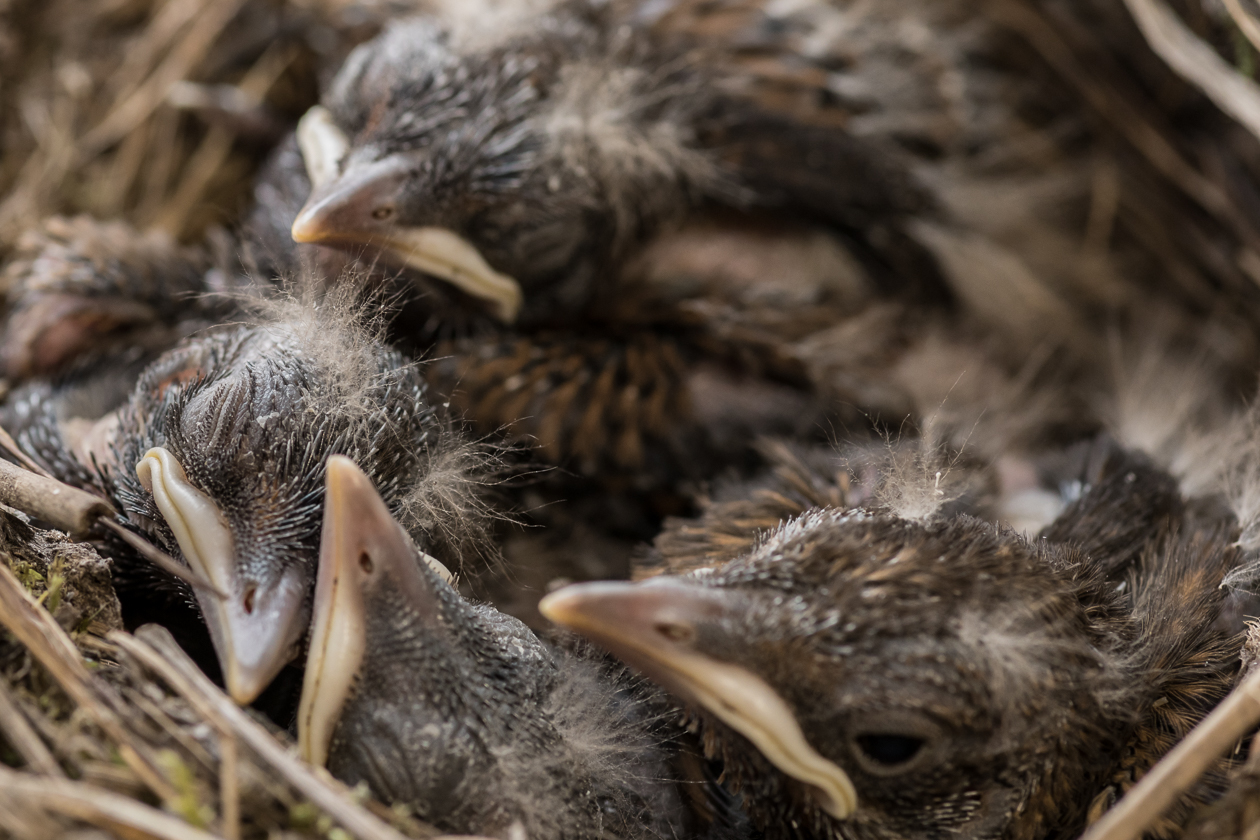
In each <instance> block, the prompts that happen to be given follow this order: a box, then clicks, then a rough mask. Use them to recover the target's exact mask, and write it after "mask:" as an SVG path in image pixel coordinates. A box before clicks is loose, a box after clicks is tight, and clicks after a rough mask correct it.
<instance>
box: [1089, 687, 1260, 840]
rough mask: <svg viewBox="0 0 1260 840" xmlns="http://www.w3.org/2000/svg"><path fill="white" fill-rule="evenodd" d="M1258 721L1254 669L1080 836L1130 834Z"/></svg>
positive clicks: (1098, 839) (1093, 839)
mask: <svg viewBox="0 0 1260 840" xmlns="http://www.w3.org/2000/svg"><path fill="white" fill-rule="evenodd" d="M1257 723H1260V669H1257V670H1255V671H1252V672H1251V673H1250V674H1249V675H1247V677H1246V679H1244V680H1243V681H1242V682H1241V683H1239V684H1238V685H1237V686H1236V687H1235V688H1234V690H1233V691H1232V692H1230V694H1229V696H1228V697H1226V698H1225V699H1224V700H1223V701H1222V702H1221V704H1220V705H1219V706H1217V707H1216V709H1215V710H1213V712H1212V714H1210V715H1208V716H1207V717H1206V718H1204V719H1203V720H1202V722H1200V723H1199V725H1198V726H1196V727H1195V728H1194V730H1193V731H1191V733H1190V734H1189V735H1187V736H1186V737H1185V739H1184V740H1182V742H1181V743H1180V744H1178V745H1177V746H1176V747H1174V748H1173V749H1172V750H1170V751H1169V752H1168V754H1167V755H1165V756H1164V757H1163V758H1162V759H1160V761H1159V763H1158V764H1156V765H1155V766H1154V767H1153V768H1151V771H1150V772H1149V773H1147V774H1146V775H1145V776H1143V777H1142V781H1140V782H1138V783H1137V784H1136V785H1134V787H1133V789H1132V790H1130V791H1129V792H1128V793H1127V794H1125V796H1124V798H1123V799H1121V800H1120V801H1119V802H1118V803H1117V804H1116V805H1115V807H1113V808H1112V809H1111V810H1110V811H1108V812H1107V813H1105V814H1103V816H1102V819H1100V820H1099V821H1098V822H1096V823H1094V824H1093V826H1091V827H1090V829H1089V831H1087V832H1085V834H1084V835H1083V836H1082V837H1081V840H1134V838H1137V837H1140V836H1141V835H1142V832H1143V831H1145V830H1146V829H1147V828H1148V827H1149V826H1150V825H1151V824H1152V823H1154V822H1155V821H1156V820H1158V819H1159V818H1160V816H1161V815H1162V814H1163V813H1164V811H1166V810H1168V807H1169V806H1170V805H1172V804H1173V802H1175V801H1176V799H1177V797H1179V796H1180V795H1181V794H1182V793H1184V792H1185V791H1186V790H1188V789H1189V788H1190V787H1191V786H1192V785H1193V784H1194V783H1195V782H1197V781H1198V780H1199V777H1200V776H1202V775H1203V772H1204V771H1205V770H1207V768H1208V766H1209V765H1210V764H1211V763H1212V762H1213V761H1215V760H1216V759H1217V758H1219V757H1220V756H1221V755H1223V754H1224V753H1225V752H1227V751H1228V750H1230V749H1231V748H1233V746H1234V744H1235V743H1237V741H1238V739H1240V738H1242V737H1244V736H1245V735H1246V734H1247V733H1248V732H1250V731H1251V730H1252V729H1254V728H1255V726H1256V724H1257Z"/></svg>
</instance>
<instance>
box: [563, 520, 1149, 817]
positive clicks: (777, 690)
mask: <svg viewBox="0 0 1260 840" xmlns="http://www.w3.org/2000/svg"><path fill="white" fill-rule="evenodd" d="M1071 560H1072V558H1071V557H1069V556H1048V555H1047V554H1045V553H1043V551H1042V550H1041V549H1038V548H1034V547H1032V546H1030V545H1029V544H1027V543H1026V542H1025V541H1024V540H1022V539H1021V538H1018V537H1016V536H1014V535H1012V534H1009V533H1002V532H998V531H996V530H994V529H993V528H992V527H990V526H988V525H986V524H983V523H981V522H979V521H977V520H969V519H962V520H955V521H951V522H949V523H943V524H934V525H924V524H920V523H916V522H910V521H907V520H902V519H899V518H896V517H892V516H887V515H882V516H872V515H867V514H864V513H861V512H849V513H842V512H839V511H836V510H827V509H823V510H816V511H815V512H812V513H810V514H807V515H805V516H802V517H800V518H798V519H796V520H794V521H792V522H791V523H789V524H787V525H785V526H783V527H781V528H780V529H779V530H777V531H776V532H774V533H773V534H772V535H770V536H769V537H768V538H766V539H764V540H763V541H762V542H761V544H760V545H759V547H757V548H756V549H755V550H753V551H752V552H751V553H750V554H747V555H745V556H743V557H741V558H739V559H736V560H733V561H731V562H729V563H727V564H725V565H723V566H721V567H717V568H713V569H707V570H703V571H699V572H695V573H692V574H690V575H687V576H683V577H672V578H671V577H661V578H654V579H651V580H648V581H644V582H641V583H591V584H579V585H575V586H572V587H568V588H565V589H562V590H559V591H557V592H555V593H553V594H551V595H549V596H548V597H547V598H546V599H544V601H543V602H542V604H541V605H540V609H541V610H542V611H543V613H544V615H547V616H548V617H550V618H551V619H552V620H554V621H557V622H559V623H561V624H564V625H566V626H568V627H570V628H572V629H574V630H577V631H578V632H580V633H582V634H584V635H586V636H587V637H588V638H590V639H592V640H593V641H595V642H597V643H598V644H600V645H602V646H604V647H606V648H607V649H608V650H609V651H611V652H612V653H614V654H615V655H617V656H618V657H619V658H621V659H622V660H623V661H624V662H626V663H627V664H629V665H631V666H633V667H635V668H637V669H639V670H640V671H642V672H643V673H644V674H645V675H647V676H648V677H649V678H651V679H652V680H654V681H656V682H657V683H658V684H660V685H661V686H662V687H664V688H666V689H667V690H668V691H670V692H671V693H672V694H674V695H675V696H676V697H677V698H679V699H680V700H682V701H683V702H684V703H685V704H686V705H687V706H688V707H689V708H690V709H691V710H692V712H691V713H692V714H694V715H695V720H696V721H697V723H698V725H699V726H700V728H701V730H702V736H703V737H704V739H705V741H706V744H707V746H708V747H709V748H710V749H711V750H712V751H714V752H715V753H717V754H718V755H720V756H721V757H722V758H723V759H724V762H725V767H726V774H727V778H729V779H731V780H732V781H733V783H734V784H735V786H736V787H737V788H738V789H739V790H740V791H741V792H742V794H743V796H744V800H745V805H746V807H747V808H748V810H749V813H750V816H752V817H753V819H754V820H755V821H756V822H757V823H758V824H759V826H760V827H761V828H762V829H763V830H764V831H766V832H767V836H772V837H798V836H812V837H833V836H840V837H855V838H857V837H861V838H868V837H869V838H875V837H937V836H943V835H945V834H953V833H959V834H966V835H967V836H976V837H991V836H999V835H1002V836H1008V834H1007V833H1008V832H1009V831H1010V827H1011V824H1012V822H1013V821H1014V820H1015V818H1016V815H1017V814H1019V815H1021V816H1020V820H1022V821H1031V823H1034V824H1040V825H1041V826H1042V827H1044V826H1045V825H1046V824H1051V825H1052V824H1054V822H1055V820H1056V819H1058V818H1059V815H1058V814H1057V813H1056V811H1055V808H1056V802H1058V803H1059V805H1060V806H1061V804H1062V802H1063V801H1065V800H1067V799H1070V798H1071V794H1070V793H1069V791H1072V790H1073V788H1072V787H1071V785H1072V784H1073V782H1072V779H1073V778H1079V779H1081V780H1082V783H1083V782H1084V781H1085V780H1087V779H1088V777H1089V776H1090V774H1091V773H1097V772H1098V771H1097V769H1096V768H1097V765H1098V759H1097V756H1098V754H1100V753H1105V752H1106V751H1107V750H1108V749H1109V748H1113V749H1114V746H1115V744H1116V743H1117V738H1118V737H1119V734H1118V733H1119V730H1123V729H1124V726H1122V725H1117V720H1122V719H1123V718H1124V713H1123V711H1121V710H1118V709H1117V708H1116V705H1115V698H1116V697H1117V696H1119V694H1120V693H1121V692H1120V687H1121V679H1122V676H1121V675H1122V672H1123V668H1122V667H1121V666H1120V664H1119V663H1118V662H1115V661H1111V660H1110V659H1109V658H1108V657H1107V656H1106V655H1105V654H1104V653H1103V651H1105V650H1106V649H1107V647H1108V639H1109V638H1110V634H1112V633H1114V632H1115V624H1114V622H1115V620H1116V619H1115V617H1114V615H1112V613H1111V612H1109V611H1108V610H1109V609H1110V608H1109V607H1108V606H1107V601H1106V599H1105V598H1103V599H1102V602H1101V604H1099V603H1094V604H1093V606H1092V610H1091V607H1090V606H1089V605H1087V604H1085V603H1082V600H1081V597H1080V595H1081V591H1082V588H1088V586H1090V585H1092V584H1088V583H1086V580H1087V579H1088V578H1089V575H1086V574H1082V573H1081V572H1080V568H1079V564H1075V563H1073V562H1071ZM1074 574H1075V577H1074V576H1073V575H1074ZM1109 621H1110V622H1111V623H1109ZM1091 756H1092V757H1093V761H1092V762H1091V760H1090V759H1091ZM1046 792H1050V795H1049V798H1046V796H1045V793H1046ZM1022 824H1028V822H1023V823H1022ZM1009 836H1018V835H1009Z"/></svg>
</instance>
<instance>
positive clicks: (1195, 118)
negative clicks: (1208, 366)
mask: <svg viewBox="0 0 1260 840" xmlns="http://www.w3.org/2000/svg"><path fill="white" fill-rule="evenodd" d="M410 5H414V4H409V3H403V2H399V3H395V4H390V3H386V2H368V3H352V2H350V0H287V1H286V0H252V2H246V0H0V150H2V151H0V261H2V260H3V259H4V257H5V256H7V254H8V253H9V252H10V251H11V250H12V248H13V247H14V246H15V244H16V242H17V240H18V237H19V236H20V234H21V233H22V231H23V230H24V229H26V228H27V227H29V226H30V225H31V224H33V223H34V222H36V221H37V220H39V219H42V218H44V217H46V216H48V215H51V214H54V213H60V214H75V213H88V214H91V215H93V216H96V217H98V218H104V219H115V218H117V219H123V220H126V221H128V222H130V223H131V224H133V225H134V226H136V227H137V228H139V229H147V228H158V229H161V230H163V231H166V232H168V233H170V234H172V235H174V236H176V237H178V238H179V239H181V240H183V241H189V242H191V241H198V240H200V239H201V237H202V236H203V235H204V234H205V233H206V231H207V230H208V229H210V228H211V227H212V226H215V225H229V226H230V225H231V224H233V223H234V222H235V220H236V219H237V218H238V217H239V214H240V213H241V211H242V209H243V208H244V207H245V206H246V205H247V204H248V201H249V195H250V185H251V176H252V174H253V172H254V171H255V170H256V168H257V166H258V164H259V162H260V161H261V159H262V157H263V156H264V154H265V152H266V150H267V148H269V146H270V145H271V144H272V143H273V142H274V141H275V140H276V139H277V137H278V136H279V135H280V134H281V133H282V132H284V131H285V130H287V126H289V125H290V124H291V123H292V122H293V121H294V120H295V119H296V117H297V116H299V115H300V114H301V113H303V112H304V111H305V110H306V108H308V107H309V106H310V105H311V104H313V103H314V101H315V99H316V93H317V90H318V83H319V81H320V73H321V72H322V71H321V68H324V69H325V70H326V69H327V68H332V67H335V66H336V65H337V64H338V63H339V60H340V58H341V56H343V55H344V54H345V53H346V52H347V51H348V50H349V48H350V47H351V46H353V45H354V44H355V43H357V42H359V41H361V40H363V39H364V38H366V37H368V36H370V35H371V34H373V32H374V31H375V30H376V29H377V28H378V27H379V25H380V22H381V21H382V20H384V19H385V18H387V17H389V16H390V15H393V14H397V13H398V11H399V10H400V9H403V8H406V7H408V6H410ZM1224 11H1225V12H1226V13H1227V14H1222V13H1219V10H1218V9H1216V7H1215V6H1214V5H1212V4H1208V3H1206V2H1204V3H1202V4H1200V3H1199V0H1181V2H1179V3H1176V4H1172V5H1170V4H1168V3H1166V2H1164V0H1057V1H1056V0H1036V2H1034V0H989V2H979V1H978V2H977V12H978V16H980V14H983V15H984V16H986V17H987V18H988V19H989V20H990V21H991V22H993V23H994V24H996V26H997V28H998V29H999V30H1002V31H1004V32H1005V33H1006V37H1008V38H1009V39H1010V40H1011V42H1012V44H1014V45H1015V47H1016V51H1018V50H1019V49H1024V48H1025V47H1031V48H1032V49H1031V51H1028V50H1025V51H1026V52H1028V56H1029V58H1028V61H1027V65H1028V66H1027V71H1028V73H1029V77H1030V79H1033V80H1035V82H1036V84H1037V85H1041V86H1044V87H1045V88H1047V89H1051V90H1052V91H1053V95H1052V96H1051V97H1050V98H1051V100H1053V101H1054V102H1056V103H1057V105H1056V107H1058V108H1060V109H1061V110H1062V111H1063V112H1064V113H1067V114H1070V115H1071V117H1072V121H1075V122H1078V123H1080V124H1081V125H1084V126H1085V128H1084V129H1080V128H1079V127H1077V128H1074V130H1073V133H1072V135H1071V136H1070V137H1069V138H1068V139H1067V140H1060V139H1054V138H1052V139H1050V140H1049V141H1047V140H1046V138H1037V142H1039V143H1041V142H1045V143H1046V148H1048V149H1049V148H1052V147H1053V146H1054V144H1055V143H1058V142H1065V143H1074V144H1077V145H1080V144H1082V143H1084V144H1087V145H1091V146H1092V147H1093V151H1094V153H1095V154H1096V156H1097V160H1098V161H1099V164H1098V167H1097V172H1096V177H1095V179H1094V183H1093V185H1092V198H1091V202H1090V207H1089V208H1088V218H1087V221H1086V225H1085V237H1084V247H1085V248H1087V249H1090V250H1091V251H1097V252H1100V253H1101V252H1104V251H1107V250H1108V249H1112V248H1118V246H1119V243H1121V242H1127V243H1130V244H1131V245H1132V246H1133V248H1132V250H1133V252H1134V253H1138V254H1140V255H1141V256H1140V257H1139V258H1138V260H1139V262H1142V261H1145V263H1146V264H1149V265H1151V266H1152V271H1153V272H1154V271H1157V272H1158V273H1159V274H1161V275H1163V276H1167V277H1168V278H1171V282H1172V284H1173V285H1174V286H1176V287H1178V289H1179V295H1180V300H1181V301H1183V302H1184V304H1185V305H1186V306H1187V307H1188V308H1191V309H1194V310H1196V311H1197V312H1199V313H1200V314H1204V315H1213V316H1215V317H1217V318H1218V319H1219V322H1220V324H1222V325H1224V326H1221V327H1220V330H1221V334H1222V335H1226V336H1228V340H1229V341H1235V339H1236V336H1237V335H1238V334H1240V333H1248V332H1249V331H1250V330H1251V328H1252V325H1254V324H1255V323H1260V211H1258V210H1257V208H1260V195H1257V194H1256V192H1255V191H1254V189H1253V188H1252V187H1251V184H1253V183H1260V142H1257V137H1260V86H1257V85H1256V83H1255V82H1254V81H1253V79H1252V76H1253V75H1254V73H1255V69H1256V66H1257V63H1260V62H1258V59H1257V55H1260V10H1258V9H1257V8H1256V6H1255V4H1254V2H1253V0H1224ZM1135 17H1136V19H1137V22H1138V23H1137V24H1135V21H1134V18H1135ZM1138 24H1140V26H1139V25H1138ZM1209 100H1210V101H1211V102H1214V103H1215V104H1216V106H1217V107H1219V109H1220V111H1221V112H1223V113H1218V112H1216V111H1213V110H1211V109H1210V108H1209V107H1208V106H1206V102H1207V101H1209ZM1226 114H1228V115H1229V117H1232V118H1233V119H1234V120H1237V122H1233V121H1231V119H1229V117H1226V116H1225V115H1226ZM1010 139H1011V144H1012V146H1013V147H1014V146H1017V145H1019V144H1021V143H1023V144H1025V145H1027V144H1028V143H1030V142H1031V139H1030V138H1028V137H1019V138H1015V137H1013V138H1010ZM1055 160H1056V157H1055V155H1054V154H1053V153H1051V154H1048V155H1047V165H1048V166H1053V165H1054V163H1055ZM0 291H3V290H0ZM1231 325H1233V326H1231ZM1239 325H1241V326H1239ZM1225 341H1226V339H1222V342H1225ZM1222 355H1224V356H1237V357H1241V358H1245V359H1252V358H1254V355H1255V351H1254V347H1250V348H1244V349H1243V350H1236V349H1234V348H1233V347H1232V346H1231V347H1227V348H1225V349H1223V350H1222ZM6 499H7V500H8V501H9V502H15V501H19V500H18V499H16V498H14V497H8V496H6ZM27 511H28V512H30V513H35V512H36V511H35V510H33V509H31V508H30V507H27ZM80 524H82V523H80ZM79 530H84V529H82V528H80V529H79ZM0 559H3V561H4V562H3V563H0V625H2V626H3V628H4V631H5V632H4V633H3V634H0V837H15V838H32V840H34V838H46V837H59V836H64V835H67V834H68V833H69V832H70V831H71V830H82V829H90V830H96V831H98V832H101V833H103V834H108V835H113V836H121V837H128V838H171V839H172V840H184V839H185V838H187V839H188V840H192V838H205V837H210V836H220V837H226V838H252V837H263V836H269V837H289V836H304V837H326V838H329V840H339V839H340V838H343V837H349V836H355V837H360V838H365V839H366V838H398V837H403V836H408V837H428V836H432V835H433V834H434V833H435V832H433V831H432V829H430V828H428V827H426V826H424V825H422V824H420V823H418V822H416V821H414V820H411V819H409V818H407V817H406V815H405V814H404V813H402V812H401V811H389V810H386V809H384V808H382V807H381V806H379V805H376V804H373V803H368V802H367V801H366V797H365V796H364V795H363V794H362V792H356V791H347V790H346V789H345V788H344V787H343V786H341V785H339V784H338V783H336V782H335V781H333V780H331V779H330V778H329V777H328V776H327V775H326V774H325V773H323V772H322V771H314V770H312V769H311V768H309V767H307V766H305V765H303V764H301V763H300V762H299V761H298V760H297V759H296V758H295V757H294V755H293V750H292V749H291V744H290V741H289V738H288V736H287V735H286V734H285V733H282V732H277V731H275V730H274V729H272V728H269V727H268V726H267V725H266V724H264V723H261V722H260V721H259V720H257V719H256V718H254V717H253V716H251V715H250V714H248V713H246V712H242V711H241V710H239V709H237V708H236V707H235V706H234V705H233V704H232V703H231V702H230V701H229V699H228V698H227V697H226V696H225V695H224V694H223V693H222V692H221V691H220V690H219V689H217V688H215V687H214V686H213V685H212V684H210V682H209V681H208V680H207V679H206V678H205V677H204V676H203V675H202V674H201V673H200V672H199V671H198V670H197V669H196V667H195V666H194V665H193V664H192V663H191V661H190V660H188V658H187V657H186V656H184V654H183V653H182V652H181V651H180V650H179V649H178V647H177V646H175V644H174V642H173V641H172V640H171V638H170V637H169V635H167V634H165V632H164V631H161V630H157V629H150V630H142V631H141V632H139V633H138V634H137V635H135V636H132V635H129V634H126V633H123V632H122V631H121V630H120V629H119V628H118V627H117V626H116V623H115V621H116V615H117V609H116V602H111V600H110V599H111V598H112V597H113V596H112V591H109V590H108V584H107V583H104V584H102V583H100V581H99V580H98V578H99V564H100V561H99V558H96V557H95V555H94V554H93V553H92V552H91V551H90V550H89V549H86V548H82V547H78V548H75V547H72V546H70V544H69V543H68V542H66V541H65V540H64V539H62V538H60V537H58V536H55V535H52V534H49V533H48V532H40V531H38V530H37V529H34V528H31V527H30V526H29V525H28V524H26V523H25V522H24V521H23V520H22V518H21V517H20V516H18V515H17V514H16V513H14V512H13V511H11V510H10V509H8V508H4V507H2V506H0ZM94 563H95V564H97V565H93V564H94ZM93 570H96V571H93ZM94 575H96V577H94ZM111 603H112V604H113V606H112V607H111ZM111 610H112V611H111ZM110 616H112V617H114V618H112V619H108V620H103V618H102V617H110ZM1242 702H1243V701H1242V700H1239V701H1238V703H1242ZM1236 705H1237V704H1236ZM1245 728H1247V727H1242V729H1245ZM1242 729H1240V730H1239V732H1241V731H1242ZM1237 734H1238V732H1235V733H1232V734H1230V735H1229V736H1228V737H1225V739H1224V740H1223V741H1221V742H1220V744H1225V743H1226V742H1227V741H1231V739H1232V738H1234V737H1236V736H1237ZM1218 740H1219V739H1218ZM1220 744H1213V745H1212V746H1211V747H1210V749H1215V748H1216V747H1217V746H1220ZM1186 750H1187V751H1189V753H1190V758H1188V759H1186V758H1179V757H1178V756H1179V755H1180V754H1179V753H1174V754H1173V756H1171V760H1172V761H1173V762H1174V763H1176V762H1183V761H1184V762H1187V763H1185V764H1180V765H1178V766H1179V772H1178V770H1177V768H1174V770H1173V771H1171V772H1164V773H1162V774H1159V777H1160V778H1165V779H1167V778H1170V777H1172V778H1174V779H1177V777H1179V776H1180V777H1183V778H1180V779H1178V780H1177V784H1181V785H1185V784H1188V783H1189V782H1191V781H1193V778H1191V777H1193V776H1194V775H1195V773H1194V771H1193V767H1192V763H1193V762H1194V761H1195V760H1196V758H1195V755H1194V751H1193V749H1192V747H1187V748H1186ZM13 768H17V769H13ZM1151 776H1152V777H1156V776H1157V774H1156V773H1152V774H1151ZM1143 790H1144V788H1143V787H1142V786H1139V787H1138V788H1137V789H1135V791H1134V793H1133V794H1131V797H1132V796H1144V795H1145V794H1144V793H1142V791H1143ZM1143 810H1145V811H1147V812H1148V813H1149V812H1150V811H1151V810H1152V809H1150V808H1149V807H1146V806H1144V808H1143ZM1150 815H1151V816H1152V817H1153V816H1155V815H1154V814H1150ZM1102 828H1106V826H1102ZM1124 831H1125V832H1126V833H1125V835H1124V836H1133V835H1134V834H1136V833H1139V832H1140V826H1139V825H1136V824H1135V823H1131V822H1130V823H1128V824H1127V825H1126V828H1125V829H1124ZM77 836H93V835H91V834H90V833H89V834H84V835H77ZM1098 836H1106V837H1108V838H1116V837H1119V836H1121V835H1120V834H1111V833H1105V834H1103V833H1100V834H1099V835H1098Z"/></svg>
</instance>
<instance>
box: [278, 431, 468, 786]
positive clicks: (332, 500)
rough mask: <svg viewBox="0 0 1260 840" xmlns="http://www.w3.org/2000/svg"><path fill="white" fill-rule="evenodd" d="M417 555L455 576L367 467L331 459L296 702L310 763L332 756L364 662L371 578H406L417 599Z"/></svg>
mask: <svg viewBox="0 0 1260 840" xmlns="http://www.w3.org/2000/svg"><path fill="white" fill-rule="evenodd" d="M417 554H419V557H417ZM417 560H423V561H424V562H426V563H427V564H428V565H429V566H430V567H431V568H432V569H433V570H434V571H435V572H437V574H438V576H440V577H441V578H442V579H443V580H445V581H446V582H447V583H450V582H451V573H450V572H449V571H447V569H446V567H445V566H443V565H442V564H441V563H439V562H438V561H437V560H435V559H433V558H432V557H429V556H428V555H427V554H424V553H422V552H417V551H416V549H415V548H414V547H413V546H412V544H411V542H410V541H409V540H408V539H407V536H406V534H405V532H404V531H403V529H402V526H400V525H399V524H398V523H397V521H395V520H394V517H393V515H391V514H390V512H389V508H388V507H386V505H385V502H384V501H383V500H382V499H381V497H380V496H379V495H378V494H377V492H376V490H375V488H373V487H372V482H371V480H370V479H368V477H367V476H366V475H364V474H363V471H362V470H360V469H359V468H358V467H357V466H356V465H355V463H354V462H353V461H351V460H350V459H349V458H346V457H345V456H344V455H333V456H332V457H330V458H329V459H328V467H327V470H326V472H325V478H324V526H323V531H322V533H321V536H320V542H319V575H318V577H317V578H316V581H315V605H314V610H313V615H312V619H311V645H310V652H309V653H308V654H307V660H306V675H305V676H304V678H303V681H302V699H301V702H300V704H299V706H298V750H299V752H300V754H301V756H302V758H304V759H306V760H307V761H308V762H310V763H311V764H314V765H320V766H322V765H323V764H324V763H325V762H326V761H327V760H328V750H329V745H330V744H331V743H332V736H333V731H334V730H335V728H336V725H337V721H338V719H339V718H340V717H341V710H342V708H343V707H344V706H345V703H346V700H347V699H349V697H350V690H351V688H352V687H353V685H354V682H355V678H356V676H357V675H358V673H359V670H360V668H361V666H362V664H363V658H364V655H365V651H366V650H367V619H368V610H369V603H368V602H369V600H370V598H371V592H372V590H373V589H374V588H375V587H374V581H375V580H377V579H379V578H380V577H381V576H384V577H385V578H387V579H388V580H389V581H390V583H391V585H393V584H398V583H401V587H400V588H401V589H402V591H403V592H404V594H405V595H406V596H407V597H408V600H409V601H412V602H414V601H415V600H416V598H415V597H414V596H413V595H412V594H411V591H412V587H413V586H414V585H415V583H416V580H417V578H420V577H421V574H417V572H418V571H419V566H418V564H417Z"/></svg>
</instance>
